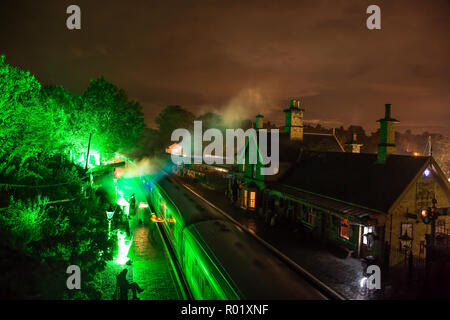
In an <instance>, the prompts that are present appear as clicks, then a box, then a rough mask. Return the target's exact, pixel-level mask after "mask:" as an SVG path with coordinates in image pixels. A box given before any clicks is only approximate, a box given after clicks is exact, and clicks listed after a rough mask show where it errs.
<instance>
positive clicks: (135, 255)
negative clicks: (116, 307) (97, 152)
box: [99, 178, 184, 300]
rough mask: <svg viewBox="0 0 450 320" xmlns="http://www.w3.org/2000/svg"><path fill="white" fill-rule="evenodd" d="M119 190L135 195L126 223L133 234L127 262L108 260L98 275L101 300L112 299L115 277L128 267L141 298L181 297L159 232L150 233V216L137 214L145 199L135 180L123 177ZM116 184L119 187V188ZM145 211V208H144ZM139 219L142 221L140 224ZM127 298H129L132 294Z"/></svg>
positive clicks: (126, 195)
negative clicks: (140, 290)
mask: <svg viewBox="0 0 450 320" xmlns="http://www.w3.org/2000/svg"><path fill="white" fill-rule="evenodd" d="M122 179H123V180H122V184H121V186H120V187H121V189H122V192H123V197H124V198H125V199H128V198H129V196H130V195H131V194H132V193H134V194H135V197H136V210H135V211H134V212H133V210H130V213H129V216H130V219H129V225H130V232H131V235H132V243H131V246H130V247H129V252H128V254H127V257H128V258H129V259H130V260H131V264H130V263H118V262H117V261H109V262H108V264H107V266H106V268H105V270H104V271H103V273H102V274H101V275H100V279H99V280H100V281H99V282H100V285H101V292H102V297H101V298H102V300H112V299H113V294H114V291H115V289H116V276H117V274H118V273H119V272H120V271H122V270H123V269H124V268H126V269H128V273H127V280H128V281H129V282H130V283H131V282H136V283H137V284H138V285H139V286H140V287H141V288H143V289H144V291H143V292H142V293H140V294H138V297H139V299H140V300H182V299H184V295H183V291H182V289H181V287H180V285H179V283H178V281H177V277H176V275H175V272H176V271H174V269H173V264H172V263H171V260H170V259H171V258H170V255H169V254H168V252H166V248H165V246H164V244H163V242H162V241H163V240H162V238H161V237H160V236H159V234H156V235H155V236H153V237H150V236H149V228H148V223H153V222H151V221H149V219H142V218H143V216H145V217H149V214H148V212H147V214H145V215H143V214H142V212H141V215H139V210H142V209H139V203H140V202H146V200H145V196H144V195H143V194H142V192H141V190H140V188H139V186H138V185H137V183H136V180H135V179H133V178H129V179H126V178H122ZM120 187H119V188H120ZM147 210H148V209H147ZM139 219H141V220H144V221H143V223H140V222H139ZM128 298H129V299H130V300H131V298H132V293H131V291H130V292H129V296H128Z"/></svg>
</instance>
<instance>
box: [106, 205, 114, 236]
mask: <svg viewBox="0 0 450 320" xmlns="http://www.w3.org/2000/svg"><path fill="white" fill-rule="evenodd" d="M113 216H114V211H106V218H107V219H108V239H109V238H110V237H111V220H112V218H113Z"/></svg>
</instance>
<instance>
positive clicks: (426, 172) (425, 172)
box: [423, 168, 431, 177]
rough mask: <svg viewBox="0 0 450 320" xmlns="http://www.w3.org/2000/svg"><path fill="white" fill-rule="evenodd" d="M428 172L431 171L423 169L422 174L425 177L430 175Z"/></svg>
mask: <svg viewBox="0 0 450 320" xmlns="http://www.w3.org/2000/svg"><path fill="white" fill-rule="evenodd" d="M430 173H431V171H430V169H428V168H427V169H425V171H424V172H423V174H424V176H425V177H429V176H430Z"/></svg>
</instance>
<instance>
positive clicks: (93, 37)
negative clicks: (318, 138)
mask: <svg viewBox="0 0 450 320" xmlns="http://www.w3.org/2000/svg"><path fill="white" fill-rule="evenodd" d="M70 4H73V3H72V2H69V1H58V2H56V1H34V2H32V1H20V0H19V1H11V0H10V1H3V5H2V8H1V10H0V44H1V47H0V50H1V52H2V53H4V54H6V56H7V61H8V62H9V63H11V64H14V65H18V66H21V67H23V68H25V69H28V70H30V71H31V72H32V73H34V74H36V75H37V77H38V78H39V80H40V81H41V82H43V83H46V84H47V83H52V84H62V85H64V86H65V87H67V88H69V89H71V90H74V91H76V92H82V91H83V90H84V89H85V88H86V86H87V84H88V82H89V79H90V78H92V77H98V76H101V75H104V76H105V77H107V78H108V79H110V80H111V81H112V82H114V83H116V84H117V85H119V86H120V87H122V88H123V89H125V90H126V91H127V92H128V93H129V95H130V96H131V97H132V98H134V99H136V100H138V101H140V102H141V104H142V105H143V106H144V109H145V113H146V116H147V120H148V123H149V124H150V125H151V124H152V123H153V117H154V116H155V115H156V114H157V113H158V112H159V111H160V110H161V108H162V107H163V106H165V105H168V104H179V105H182V106H185V107H187V108H189V109H190V110H192V111H194V112H203V111H206V110H219V111H223V112H224V113H225V114H227V115H229V114H230V112H231V113H237V114H238V116H239V117H242V116H249V117H250V116H253V114H254V113H256V112H257V111H261V112H262V113H264V114H265V116H266V119H267V120H272V121H276V122H278V123H279V124H281V123H282V121H283V115H282V113H281V110H282V108H283V107H284V105H283V101H285V100H286V99H287V98H289V97H291V96H296V97H302V100H303V103H304V106H305V108H306V114H305V118H306V119H310V120H311V121H317V120H318V119H320V120H321V121H322V122H323V123H324V124H325V125H340V124H342V125H344V126H347V125H349V124H360V125H364V126H365V127H367V128H368V129H370V130H373V129H375V128H376V122H375V120H376V119H378V118H380V117H381V116H382V115H383V105H384V103H392V104H393V115H394V116H395V117H396V118H398V119H400V120H401V123H400V128H401V129H406V128H412V129H414V128H417V129H418V130H424V129H427V130H431V131H433V130H434V131H437V130H439V131H441V132H445V133H448V134H450V128H449V126H450V125H449V123H450V111H449V108H448V106H449V104H450V93H449V90H448V87H449V77H450V62H449V59H448V57H449V53H450V45H449V41H448V30H449V24H450V22H449V19H448V12H449V7H450V4H449V2H448V1H439V0H434V1H420V0H414V1H413V0H411V1H375V2H373V1H370V2H369V1H363V0H348V1H345V2H344V1H317V0H308V1H128V2H123V1H115V2H114V1H95V2H93V1H77V4H78V5H79V6H80V7H81V10H82V30H81V31H69V30H67V29H66V27H65V19H66V17H67V15H66V13H65V11H66V8H67V6H68V5H70ZM370 4H378V5H379V6H380V7H381V15H382V30H377V31H370V30H367V29H366V27H365V19H366V14H365V11H366V8H367V6H368V5H370ZM230 110H231V111H230ZM239 110H242V113H239ZM244 111H246V112H244Z"/></svg>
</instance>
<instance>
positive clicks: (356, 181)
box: [227, 100, 450, 266]
mask: <svg viewBox="0 0 450 320" xmlns="http://www.w3.org/2000/svg"><path fill="white" fill-rule="evenodd" d="M304 111H305V110H304V109H303V108H302V107H301V106H300V102H299V101H298V100H291V101H290V105H289V108H287V109H285V110H284V112H285V126H284V128H283V132H281V133H280V149H279V152H280V153H279V154H280V164H279V168H278V170H277V171H276V174H275V175H267V176H263V175H261V174H260V170H259V169H260V168H261V167H263V166H264V165H263V164H262V163H260V162H259V161H258V162H257V163H256V164H249V162H248V149H249V146H248V143H247V144H246V147H245V148H244V150H243V155H244V157H245V158H244V163H243V164H241V165H239V166H237V167H236V170H234V171H231V172H230V173H229V174H228V177H229V179H228V188H227V196H228V198H229V200H230V201H232V202H233V203H234V204H235V205H236V206H239V207H241V208H242V209H243V210H246V211H248V212H249V213H250V214H255V215H260V216H262V217H263V218H264V219H266V221H267V222H268V223H270V224H277V223H280V222H284V223H290V224H296V225H299V226H300V227H301V229H302V230H303V232H305V233H307V234H309V235H310V236H311V237H312V238H313V239H316V240H317V241H321V242H324V243H326V244H327V245H328V246H329V247H331V248H335V249H336V250H337V252H339V253H340V254H343V255H344V256H350V255H352V256H359V257H368V256H370V257H372V258H373V259H375V261H376V262H377V263H378V264H379V265H380V266H395V265H397V264H399V263H402V262H403V261H404V259H405V257H406V256H407V254H409V253H412V255H413V256H414V257H417V258H425V256H426V254H427V252H426V247H427V246H426V244H427V239H426V238H427V236H426V235H427V234H430V232H431V230H430V228H431V227H430V224H424V223H423V221H422V219H421V212H422V210H423V209H426V208H428V207H431V206H433V199H435V200H436V201H437V202H435V204H436V206H437V209H438V211H439V212H440V216H439V218H438V219H437V221H436V239H437V240H436V241H438V242H440V243H442V244H443V246H444V248H445V250H447V251H448V235H449V227H450V216H449V215H447V212H448V207H450V185H449V181H448V180H447V179H446V177H445V175H444V174H443V172H442V170H441V169H440V168H439V166H438V164H437V163H436V161H435V160H434V159H433V157H432V156H429V157H420V156H406V155H398V154H396V145H395V123H397V122H398V120H396V119H394V118H392V117H391V106H390V105H388V104H387V105H386V107H385V117H384V118H382V119H380V120H378V122H379V123H380V143H379V145H378V151H377V153H376V154H364V153H360V147H361V146H362V144H361V143H360V142H358V140H357V137H356V135H353V138H352V139H351V140H350V141H348V142H347V143H346V144H342V143H341V142H340V141H339V140H338V139H337V137H336V135H335V134H334V130H333V131H332V132H330V133H329V134H324V133H312V132H307V131H306V130H305V127H304V125H303V115H304ZM255 127H256V129H262V128H263V127H264V125H263V116H262V115H258V116H257V117H256V124H255ZM254 138H255V139H257V137H254ZM269 140H270V139H269ZM268 150H270V147H269V148H268ZM258 160H259V159H258Z"/></svg>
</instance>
